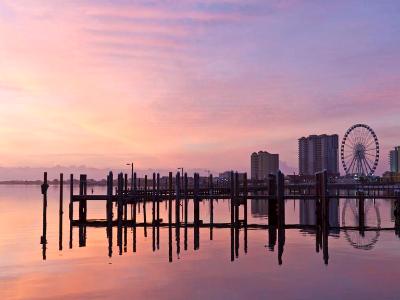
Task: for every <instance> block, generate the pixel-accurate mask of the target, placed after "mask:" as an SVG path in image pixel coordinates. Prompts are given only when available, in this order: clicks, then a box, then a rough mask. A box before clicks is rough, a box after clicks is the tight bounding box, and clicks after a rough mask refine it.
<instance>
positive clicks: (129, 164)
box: [126, 163, 133, 191]
mask: <svg viewBox="0 0 400 300" xmlns="http://www.w3.org/2000/svg"><path fill="white" fill-rule="evenodd" d="M126 165H127V166H131V167H132V172H131V191H133V163H128V164H126Z"/></svg>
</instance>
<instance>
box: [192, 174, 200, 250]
mask: <svg viewBox="0 0 400 300" xmlns="http://www.w3.org/2000/svg"><path fill="white" fill-rule="evenodd" d="M199 179H200V178H199V174H198V173H195V174H194V186H193V216H194V228H193V231H194V250H198V249H199V247H200V237H199V235H200V229H199V225H200V195H199V189H200V186H199V183H200V182H199Z"/></svg>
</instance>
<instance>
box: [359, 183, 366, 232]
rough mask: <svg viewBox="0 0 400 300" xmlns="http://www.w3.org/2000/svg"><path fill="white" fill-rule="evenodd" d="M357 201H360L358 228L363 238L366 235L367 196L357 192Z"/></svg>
mask: <svg viewBox="0 0 400 300" xmlns="http://www.w3.org/2000/svg"><path fill="white" fill-rule="evenodd" d="M357 200H358V226H359V230H360V234H361V236H364V234H365V210H364V204H365V194H364V192H362V191H358V192H357Z"/></svg>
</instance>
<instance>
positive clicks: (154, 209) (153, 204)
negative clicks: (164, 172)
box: [151, 173, 156, 226]
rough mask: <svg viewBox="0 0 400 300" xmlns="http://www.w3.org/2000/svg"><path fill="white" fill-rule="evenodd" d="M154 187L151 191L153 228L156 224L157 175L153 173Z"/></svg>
mask: <svg viewBox="0 0 400 300" xmlns="http://www.w3.org/2000/svg"><path fill="white" fill-rule="evenodd" d="M152 184H153V187H152V190H151V204H152V207H151V214H152V223H153V226H154V225H155V222H156V173H153V182H152Z"/></svg>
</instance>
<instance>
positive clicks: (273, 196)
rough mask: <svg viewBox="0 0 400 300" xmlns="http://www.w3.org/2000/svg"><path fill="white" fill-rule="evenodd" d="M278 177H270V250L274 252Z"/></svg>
mask: <svg viewBox="0 0 400 300" xmlns="http://www.w3.org/2000/svg"><path fill="white" fill-rule="evenodd" d="M276 206H277V205H276V177H275V175H272V174H270V175H269V176H268V248H269V250H270V251H274V248H275V245H276V223H277V222H276V213H277V208H276Z"/></svg>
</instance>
